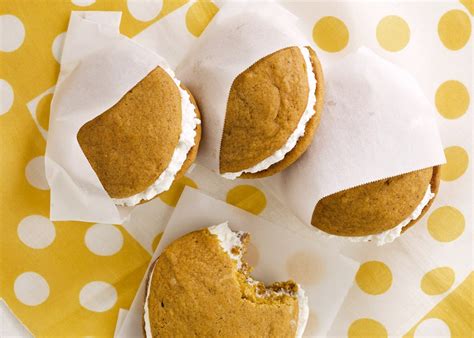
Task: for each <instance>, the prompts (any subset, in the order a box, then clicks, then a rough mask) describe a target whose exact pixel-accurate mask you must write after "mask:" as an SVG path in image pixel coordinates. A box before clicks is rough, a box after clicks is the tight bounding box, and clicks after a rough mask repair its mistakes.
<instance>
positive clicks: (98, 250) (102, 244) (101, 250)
mask: <svg viewBox="0 0 474 338" xmlns="http://www.w3.org/2000/svg"><path fill="white" fill-rule="evenodd" d="M84 241H85V243H86V246H87V248H88V249H89V250H90V251H92V252H93V253H95V254H96V255H99V256H110V255H113V254H115V253H117V252H119V251H120V249H121V248H122V245H123V236H122V233H121V232H120V230H119V229H117V227H115V226H114V225H110V224H100V223H98V224H94V225H92V226H91V227H90V228H89V229H87V232H86V236H85V238H84Z"/></svg>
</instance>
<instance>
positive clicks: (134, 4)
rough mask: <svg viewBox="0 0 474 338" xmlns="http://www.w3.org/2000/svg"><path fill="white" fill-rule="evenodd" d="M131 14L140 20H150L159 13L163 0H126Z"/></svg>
mask: <svg viewBox="0 0 474 338" xmlns="http://www.w3.org/2000/svg"><path fill="white" fill-rule="evenodd" d="M127 7H128V10H129V11H130V14H132V16H133V17H134V18H135V19H137V20H140V21H150V20H153V19H154V18H155V17H157V16H158V14H160V12H161V9H162V8H163V0H127Z"/></svg>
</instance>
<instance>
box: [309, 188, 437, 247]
mask: <svg viewBox="0 0 474 338" xmlns="http://www.w3.org/2000/svg"><path fill="white" fill-rule="evenodd" d="M434 196H435V194H434V193H433V192H431V184H429V185H428V189H426V192H425V195H424V196H423V199H422V200H421V202H420V204H418V206H417V207H416V208H415V210H413V212H412V213H411V214H410V216H408V217H407V218H405V219H404V220H403V221H402V222H401V223H400V224H398V225H397V226H396V227H394V228H392V229H389V230H386V231H384V232H381V233H379V234H373V235H368V236H353V237H351V236H336V235H332V234H328V233H327V232H324V231H321V230H319V229H317V228H314V229H315V230H317V232H318V233H320V234H322V235H324V236H325V237H331V238H332V237H344V238H345V239H348V240H349V241H351V242H369V241H374V242H375V243H376V244H377V246H382V245H384V244H387V243H391V242H393V241H394V240H395V239H396V238H398V237H400V235H401V233H402V230H403V228H404V227H406V226H407V225H408V224H409V223H410V222H411V221H414V220H416V219H418V217H420V215H421V213H422V212H423V209H424V208H425V207H426V206H427V205H428V203H429V202H430V200H431V199H432V198H433V197H434Z"/></svg>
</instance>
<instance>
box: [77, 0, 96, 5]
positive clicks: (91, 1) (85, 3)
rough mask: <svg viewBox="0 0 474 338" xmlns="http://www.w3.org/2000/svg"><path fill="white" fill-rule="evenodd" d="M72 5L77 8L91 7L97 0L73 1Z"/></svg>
mask: <svg viewBox="0 0 474 338" xmlns="http://www.w3.org/2000/svg"><path fill="white" fill-rule="evenodd" d="M72 3H73V4H74V5H76V6H90V5H92V4H93V3H95V0H72Z"/></svg>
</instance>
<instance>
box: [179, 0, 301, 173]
mask: <svg viewBox="0 0 474 338" xmlns="http://www.w3.org/2000/svg"><path fill="white" fill-rule="evenodd" d="M306 45H309V42H308V40H307V39H306V38H305V36H304V35H303V33H301V31H299V30H298V28H297V18H296V17H295V16H294V15H293V14H291V13H290V12H288V11H287V10H285V9H284V8H283V7H281V6H279V5H276V4H274V3H273V2H268V1H259V2H251V1H240V2H239V1H236V2H233V1H229V2H225V4H224V5H223V6H222V8H221V9H220V10H219V12H218V13H217V14H216V16H215V17H214V18H213V20H212V21H211V23H210V24H209V26H208V27H207V28H206V30H205V31H204V33H203V34H202V35H201V37H200V38H199V40H198V42H197V43H196V45H195V46H194V47H193V48H192V49H191V52H190V53H189V54H188V57H187V59H186V62H183V63H182V64H181V65H180V66H179V67H178V68H177V70H176V74H177V76H178V78H180V79H181V80H182V81H183V83H184V84H186V85H187V86H188V88H189V89H190V90H191V92H192V93H193V95H194V96H195V97H196V100H197V102H198V103H199V105H200V108H201V109H202V111H203V112H205V116H204V120H205V121H204V124H203V134H204V135H205V137H203V139H202V142H201V146H200V152H199V158H198V162H199V163H200V164H202V165H204V166H206V167H208V168H209V169H211V170H213V171H215V172H217V173H219V153H220V144H221V138H222V132H223V129H224V120H225V114H226V108H227V99H228V96H229V93H230V89H231V86H232V82H233V81H234V79H235V78H236V77H237V76H238V75H239V74H240V73H242V72H243V71H245V70H246V69H247V68H248V67H250V66H251V65H252V64H254V63H255V62H257V61H258V60H259V59H261V58H263V57H265V56H267V55H269V54H271V53H273V52H275V51H277V50H280V49H282V48H286V47H290V46H306Z"/></svg>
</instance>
